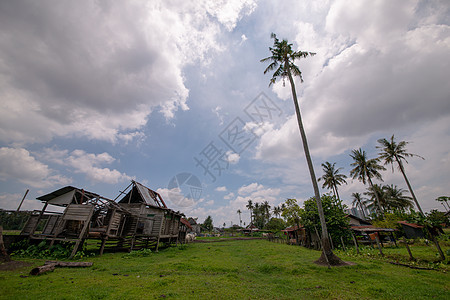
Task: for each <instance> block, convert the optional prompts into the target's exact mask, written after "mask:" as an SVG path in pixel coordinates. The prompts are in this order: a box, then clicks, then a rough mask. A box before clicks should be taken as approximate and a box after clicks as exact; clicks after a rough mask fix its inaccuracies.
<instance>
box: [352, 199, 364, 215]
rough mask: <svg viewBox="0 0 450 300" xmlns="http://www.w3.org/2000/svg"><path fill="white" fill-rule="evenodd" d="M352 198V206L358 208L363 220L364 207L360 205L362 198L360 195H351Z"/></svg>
mask: <svg viewBox="0 0 450 300" xmlns="http://www.w3.org/2000/svg"><path fill="white" fill-rule="evenodd" d="M352 198H353V201H352V205H354V206H356V207H358V206H359V208H360V209H361V212H362V214H363V218H364V219H365V218H366V214H365V212H364V207H363V204H362V201H363V197H362V196H361V194H360V193H352Z"/></svg>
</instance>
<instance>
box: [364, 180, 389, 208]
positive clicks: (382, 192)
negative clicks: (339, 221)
mask: <svg viewBox="0 0 450 300" xmlns="http://www.w3.org/2000/svg"><path fill="white" fill-rule="evenodd" d="M364 195H366V196H368V197H369V199H367V200H366V201H364V204H365V205H366V206H367V207H369V208H370V209H371V210H376V208H377V207H378V203H380V205H381V207H382V208H383V212H384V211H387V210H390V206H389V203H388V198H387V195H386V189H385V188H384V187H383V186H381V185H380V184H376V183H375V184H374V185H372V186H369V187H368V188H367V191H366V192H364Z"/></svg>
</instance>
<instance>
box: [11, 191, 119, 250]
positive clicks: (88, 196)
mask: <svg viewBox="0 0 450 300" xmlns="http://www.w3.org/2000/svg"><path fill="white" fill-rule="evenodd" d="M37 199H38V200H40V201H42V202H44V207H43V208H42V210H41V211H35V212H34V213H33V214H31V216H30V217H29V219H28V221H27V223H26V224H25V226H24V227H23V229H22V232H21V233H20V234H21V235H24V236H28V237H29V239H30V240H48V241H50V244H51V245H53V243H55V242H75V246H74V249H73V252H72V254H71V256H70V257H71V258H72V257H73V256H74V255H75V253H76V252H77V251H78V249H79V248H80V247H81V246H82V245H83V242H84V240H85V239H86V238H88V237H90V236H89V234H90V232H96V230H97V231H101V230H102V229H104V232H110V233H112V232H117V231H118V228H116V227H117V226H119V224H115V223H105V221H106V216H107V211H108V210H110V209H111V208H114V207H116V208H118V205H117V204H116V203H115V202H114V201H112V200H110V199H107V198H104V197H102V196H100V195H98V194H96V193H92V192H88V191H85V190H84V189H79V188H76V187H73V186H66V187H63V188H60V189H59V190H56V191H54V192H51V193H49V194H46V195H44V196H41V197H38V198H37ZM49 205H50V206H57V207H63V208H64V212H62V213H60V212H53V211H48V210H47V208H48V207H49ZM105 224H106V225H105ZM40 227H42V228H40Z"/></svg>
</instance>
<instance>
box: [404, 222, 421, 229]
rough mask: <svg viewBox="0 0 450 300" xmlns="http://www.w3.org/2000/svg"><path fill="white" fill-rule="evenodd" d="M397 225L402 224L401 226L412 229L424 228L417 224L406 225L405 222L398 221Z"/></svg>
mask: <svg viewBox="0 0 450 300" xmlns="http://www.w3.org/2000/svg"><path fill="white" fill-rule="evenodd" d="M398 223H400V224H402V225H406V226H409V227H412V228H424V226H422V225H419V224H415V223H408V222H406V221H398Z"/></svg>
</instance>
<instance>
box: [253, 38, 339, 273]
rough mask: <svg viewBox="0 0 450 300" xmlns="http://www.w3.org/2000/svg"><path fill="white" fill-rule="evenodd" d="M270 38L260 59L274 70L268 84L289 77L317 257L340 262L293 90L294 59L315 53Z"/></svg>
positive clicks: (297, 73) (295, 74)
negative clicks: (315, 215) (317, 236)
mask: <svg viewBox="0 0 450 300" xmlns="http://www.w3.org/2000/svg"><path fill="white" fill-rule="evenodd" d="M271 38H273V40H274V43H273V47H269V50H270V52H271V56H269V57H266V58H263V59H261V62H270V64H269V66H267V68H266V69H265V70H264V74H266V73H267V72H270V71H274V72H273V74H272V78H271V79H270V83H269V86H270V85H272V84H274V83H275V82H276V80H277V79H279V78H281V79H282V80H283V84H284V83H285V79H286V78H288V79H289V83H290V84H291V92H292V98H293V100H294V106H295V113H296V115H297V122H298V128H299V130H300V135H301V137H302V142H303V150H304V152H305V157H306V162H307V164H308V169H309V173H310V176H311V181H312V185H313V189H314V196H315V198H316V203H317V209H318V212H319V218H320V223H321V228H322V247H323V251H322V256H321V257H320V258H319V261H321V262H327V263H328V264H330V265H338V264H342V261H341V260H340V259H339V258H338V257H337V256H336V255H335V254H334V253H333V251H332V249H331V245H330V241H329V238H328V230H327V224H326V222H325V215H324V213H323V208H322V202H321V200H320V193H319V186H318V185H317V180H316V175H315V173H314V166H313V163H312V159H311V155H310V153H309V147H308V140H307V139H306V133H305V129H304V128H303V122H302V117H301V114H300V108H299V105H298V100H297V92H296V90H295V84H294V78H293V76H298V77H299V78H300V81H301V82H303V78H302V72H301V71H300V69H299V68H298V66H296V65H295V61H296V60H299V59H301V58H306V57H308V56H313V55H315V53H313V52H306V51H294V50H293V49H292V44H290V43H289V42H288V41H287V40H282V41H280V40H279V39H278V38H277V36H276V35H275V34H274V33H272V34H271Z"/></svg>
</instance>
